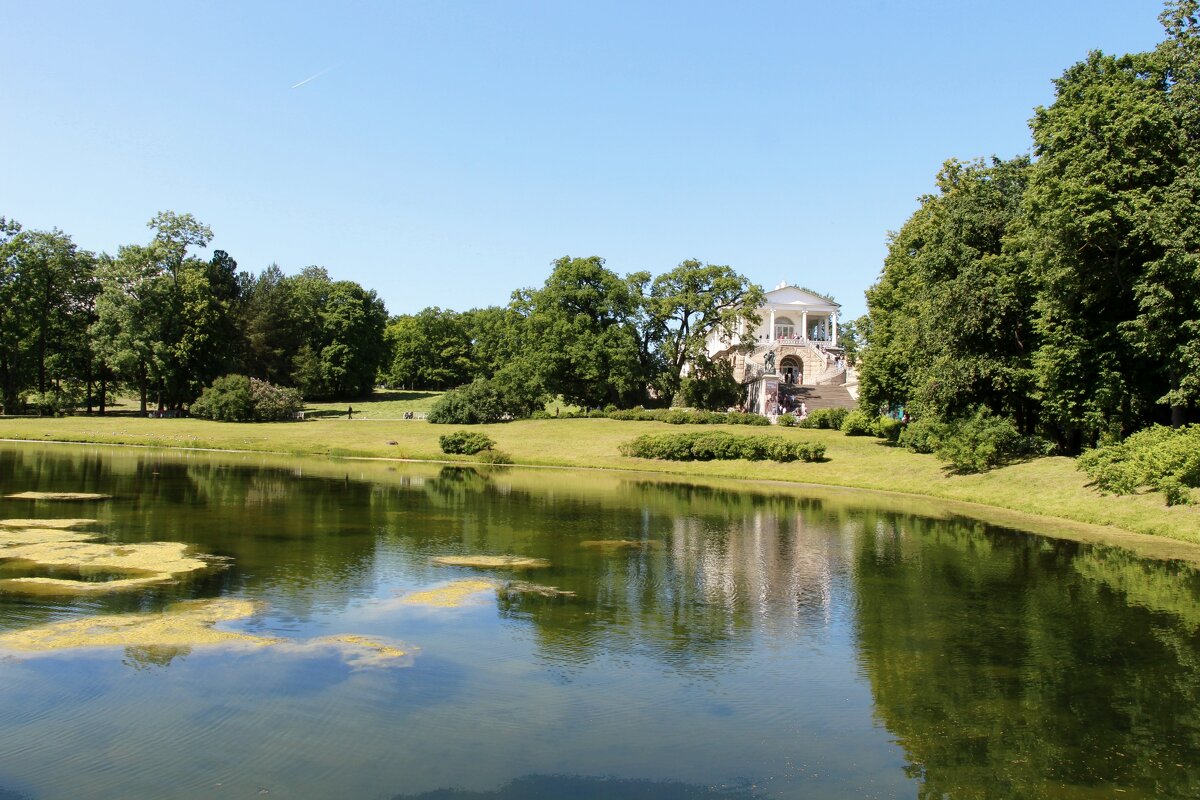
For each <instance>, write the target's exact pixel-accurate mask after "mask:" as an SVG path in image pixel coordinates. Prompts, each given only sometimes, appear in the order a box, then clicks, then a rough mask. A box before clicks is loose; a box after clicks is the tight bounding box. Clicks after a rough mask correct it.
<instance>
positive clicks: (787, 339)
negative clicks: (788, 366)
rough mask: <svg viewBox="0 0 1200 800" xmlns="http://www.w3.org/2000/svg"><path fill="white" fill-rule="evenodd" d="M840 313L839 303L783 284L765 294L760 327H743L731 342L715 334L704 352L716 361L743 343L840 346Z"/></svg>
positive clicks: (760, 310) (755, 345)
mask: <svg viewBox="0 0 1200 800" xmlns="http://www.w3.org/2000/svg"><path fill="white" fill-rule="evenodd" d="M840 310H841V306H840V305H838V304H837V303H834V302H831V301H829V300H826V299H825V298H823V297H818V296H817V295H815V294H812V293H811V292H806V291H804V290H803V289H800V288H798V287H796V286H788V285H787V284H786V283H783V284H780V285H779V286H777V287H776V288H774V289H772V290H771V291H769V292H767V293H766V301H765V302H764V303H763V304H762V306H761V307H759V309H758V315H759V317H761V320H762V321H761V322H759V324H758V327H756V328H754V329H753V330H747V329H746V327H745V326H743V327H742V329H741V330H739V331H738V332H737V333H735V334H734V336H733V337H732V339H730V338H727V337H724V336H722V335H721V334H720V333H719V332H714V333H712V334H710V335H709V337H708V340H707V341H706V342H705V350H706V351H707V353H708V356H709V358H713V357H716V356H718V355H722V354H727V353H728V352H729V351H730V350H731V349H732V348H734V347H737V346H738V345H741V344H749V345H751V346H754V347H759V346H762V345H772V344H780V345H806V344H812V345H823V346H825V347H837V343H838V312H839V311H840Z"/></svg>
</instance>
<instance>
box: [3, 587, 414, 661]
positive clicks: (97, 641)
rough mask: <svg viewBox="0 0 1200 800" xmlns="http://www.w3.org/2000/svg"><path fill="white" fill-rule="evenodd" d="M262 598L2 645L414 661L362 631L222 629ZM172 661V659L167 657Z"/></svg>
mask: <svg viewBox="0 0 1200 800" xmlns="http://www.w3.org/2000/svg"><path fill="white" fill-rule="evenodd" d="M261 609H262V604H261V603H256V602H253V601H251V600H243V599H236V598H222V599H215V600H186V601H184V602H181V603H175V604H174V605H171V606H169V607H168V608H167V610H166V611H163V612H160V613H151V614H110V615H104V616H96V617H86V618H84V619H77V620H71V621H69V622H56V623H54V624H51V625H42V626H39V627H35V628H26V629H24V630H18V631H10V632H8V633H3V634H0V650H8V651H14V652H21V653H40V652H48V651H54V650H73V649H79V648H91V647H124V648H128V649H130V650H132V651H134V652H135V654H136V653H160V654H163V653H166V654H170V655H179V654H186V653H187V652H189V651H190V650H191V649H192V648H194V647H205V646H217V645H227V646H228V645H233V646H242V647H250V648H259V647H275V648H279V649H282V650H284V651H287V652H294V653H302V654H303V653H309V652H313V651H321V650H329V649H333V650H336V651H338V652H339V653H341V655H342V656H343V658H345V660H346V661H347V663H349V664H351V665H352V666H369V665H396V666H402V665H405V664H406V663H410V662H411V655H412V653H411V651H410V650H408V649H404V648H402V647H399V646H398V645H396V644H394V643H389V642H385V641H381V640H377V639H373V638H370V637H367V636H360V635H358V634H342V635H338V636H326V637H321V638H317V639H309V640H301V641H296V640H292V639H284V638H280V637H273V636H255V635H253V634H249V633H241V632H238V631H227V630H220V629H218V628H217V627H216V625H217V624H218V623H221V622H232V621H233V620H238V619H245V618H246V617H251V616H254V615H255V614H257V613H259V611H260V610H261ZM168 660H169V659H168Z"/></svg>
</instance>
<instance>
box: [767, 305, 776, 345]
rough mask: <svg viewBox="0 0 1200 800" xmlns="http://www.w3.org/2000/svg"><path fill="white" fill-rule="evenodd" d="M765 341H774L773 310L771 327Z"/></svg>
mask: <svg viewBox="0 0 1200 800" xmlns="http://www.w3.org/2000/svg"><path fill="white" fill-rule="evenodd" d="M767 341H768V342H773V341H775V309H773V308H772V309H771V327H770V328H769V329H768V333H767Z"/></svg>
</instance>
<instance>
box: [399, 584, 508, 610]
mask: <svg viewBox="0 0 1200 800" xmlns="http://www.w3.org/2000/svg"><path fill="white" fill-rule="evenodd" d="M499 585H500V582H499V581H494V580H476V579H471V580H463V581H452V582H450V583H447V584H443V585H441V586H435V587H433V588H432V589H423V590H421V591H419V592H409V593H408V594H405V595H403V596H402V597H401V598H400V602H401V603H403V604H404V605H411V606H433V607H435V608H458V607H460V606H464V605H467V604H468V601H469V600H470V599H471V598H474V597H477V596H478V595H480V594H482V593H483V592H492V591H495V590H496V589H497V588H498V586H499Z"/></svg>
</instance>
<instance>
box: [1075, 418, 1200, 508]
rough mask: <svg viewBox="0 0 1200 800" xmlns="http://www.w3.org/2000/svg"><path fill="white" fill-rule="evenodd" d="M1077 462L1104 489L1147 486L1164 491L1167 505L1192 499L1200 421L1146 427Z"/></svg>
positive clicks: (1199, 466) (1197, 482)
mask: <svg viewBox="0 0 1200 800" xmlns="http://www.w3.org/2000/svg"><path fill="white" fill-rule="evenodd" d="M1078 466H1079V468H1080V469H1082V470H1083V471H1084V472H1086V473H1087V474H1088V476H1089V477H1090V478H1091V479H1092V480H1094V481H1095V482H1096V485H1097V486H1098V487H1099V488H1100V489H1101V490H1103V491H1106V492H1115V493H1117V494H1133V493H1134V492H1137V491H1139V490H1141V489H1143V488H1148V489H1152V490H1155V491H1160V492H1162V493H1163V494H1164V496H1165V497H1166V501H1167V505H1172V506H1173V505H1183V504H1186V503H1189V502H1191V494H1192V493H1191V489H1192V488H1195V487H1197V486H1200V425H1185V426H1183V427H1181V428H1168V427H1166V426H1165V425H1155V426H1153V427H1150V428H1146V429H1144V430H1141V431H1138V432H1137V433H1135V434H1133V435H1132V436H1130V437H1129V438H1128V439H1126V440H1125V441H1124V442H1121V443H1120V444H1111V445H1106V446H1104V447H1098V448H1096V449H1095V450H1089V451H1088V452H1086V453H1084V454H1083V455H1082V456H1080V457H1079V461H1078Z"/></svg>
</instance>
